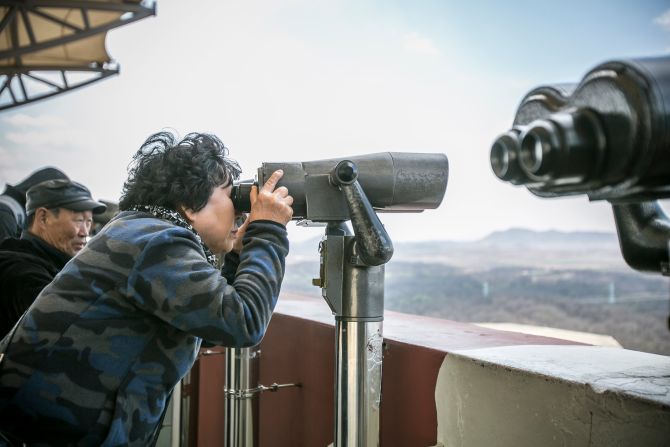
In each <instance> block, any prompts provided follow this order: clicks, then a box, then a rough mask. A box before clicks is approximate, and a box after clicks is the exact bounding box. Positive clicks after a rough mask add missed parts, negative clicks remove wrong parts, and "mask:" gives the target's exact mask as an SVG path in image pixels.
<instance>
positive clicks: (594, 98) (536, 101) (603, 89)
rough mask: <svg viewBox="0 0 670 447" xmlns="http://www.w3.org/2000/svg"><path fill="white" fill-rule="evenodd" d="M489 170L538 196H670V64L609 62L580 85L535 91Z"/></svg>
mask: <svg viewBox="0 0 670 447" xmlns="http://www.w3.org/2000/svg"><path fill="white" fill-rule="evenodd" d="M491 166H492V168H493V171H494V173H495V174H496V175H497V176H498V177H499V178H500V179H502V180H504V181H509V182H511V183H513V184H517V185H525V186H526V187H527V188H528V190H530V191H531V192H532V193H534V194H536V195H538V196H541V197H556V196H565V195H572V194H586V195H588V197H589V199H590V200H608V201H610V202H614V203H617V202H618V203H630V202H638V201H643V200H653V199H662V198H667V197H670V57H659V58H648V59H631V60H620V61H611V62H607V63H604V64H601V65H598V66H596V67H595V68H594V69H592V70H591V71H590V72H588V73H587V74H586V75H585V76H584V78H583V79H582V81H581V82H580V83H579V84H578V85H550V86H542V87H538V88H536V89H534V90H532V91H530V92H529V93H528V94H527V95H526V96H525V97H524V98H523V100H522V101H521V104H520V105H519V107H518V109H517V112H516V116H515V119H514V124H513V127H512V128H511V129H510V130H509V131H507V132H506V133H504V134H503V135H501V136H499V137H498V139H497V140H496V141H495V143H494V144H493V146H492V148H491Z"/></svg>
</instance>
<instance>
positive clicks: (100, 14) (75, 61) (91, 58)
mask: <svg viewBox="0 0 670 447" xmlns="http://www.w3.org/2000/svg"><path fill="white" fill-rule="evenodd" d="M155 13H156V9H155V3H154V2H153V1H142V0H29V1H25V0H24V1H22V0H0V110H4V109H8V108H11V107H16V106H19V105H22V104H27V103H30V102H33V101H37V100H39V99H43V98H47V97H50V96H54V95H58V94H60V93H65V92H67V91H70V90H73V89H75V88H79V87H82V86H84V85H88V84H91V83H93V82H96V81H99V80H102V79H104V78H107V77H109V76H112V75H115V74H118V72H119V66H118V64H116V63H115V62H114V61H113V60H112V59H111V58H110V56H109V54H107V49H106V48H105V38H106V36H107V31H109V30H110V29H113V28H116V27H118V26H122V25H125V24H127V23H131V22H134V21H137V20H140V19H143V18H145V17H148V16H151V15H154V14H155Z"/></svg>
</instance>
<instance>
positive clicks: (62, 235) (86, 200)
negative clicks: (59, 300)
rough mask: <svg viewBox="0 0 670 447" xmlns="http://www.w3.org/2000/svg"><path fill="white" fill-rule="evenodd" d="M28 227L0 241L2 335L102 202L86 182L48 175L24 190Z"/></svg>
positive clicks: (74, 249) (73, 247) (83, 235)
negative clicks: (45, 179)
mask: <svg viewBox="0 0 670 447" xmlns="http://www.w3.org/2000/svg"><path fill="white" fill-rule="evenodd" d="M26 196H27V202H26V214H27V229H26V230H24V231H23V233H22V234H21V237H20V238H10V239H5V240H4V241H3V242H2V243H0V338H2V337H4V336H5V335H6V334H7V333H8V332H9V331H10V330H11V329H12V327H13V326H14V324H16V322H17V321H18V320H19V318H21V315H23V313H24V312H25V311H26V309H28V307H30V305H31V304H32V303H33V301H35V298H37V295H39V293H40V292H41V291H42V289H43V288H44V287H45V286H46V285H47V284H49V283H50V282H51V281H52V280H53V278H54V277H55V276H56V274H57V273H58V272H59V271H60V270H61V269H62V268H63V266H64V265H65V264H66V263H67V262H68V261H69V260H70V259H71V258H72V257H73V256H74V255H75V254H77V253H78V252H79V251H80V250H81V249H82V248H84V245H85V244H86V239H87V238H88V235H89V231H90V230H91V224H92V222H93V214H100V213H103V212H104V211H105V209H106V207H105V205H104V204H102V203H100V202H97V201H95V200H93V198H92V197H91V192H90V191H89V190H88V188H86V187H85V186H84V185H81V184H80V183H77V182H73V181H70V180H68V179H60V180H48V181H45V182H42V183H39V184H37V185H35V186H33V187H32V188H30V189H29V190H28V192H27V194H26Z"/></svg>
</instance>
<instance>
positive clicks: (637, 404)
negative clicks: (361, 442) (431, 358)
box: [435, 346, 670, 447]
mask: <svg viewBox="0 0 670 447" xmlns="http://www.w3.org/2000/svg"><path fill="white" fill-rule="evenodd" d="M435 396H436V404H437V413H438V417H437V419H438V436H437V438H438V442H439V443H441V444H443V445H444V446H445V447H447V446H448V447H456V446H458V447H466V446H482V445H496V446H515V447H516V446H542V447H553V446H589V447H591V446H598V447H600V446H602V447H605V446H631V447H634V446H635V447H637V446H659V447H661V446H664V447H667V446H668V445H670V357H665V356H660V355H654V354H646V353H642V352H636V351H629V350H625V349H616V348H604V347H595V346H508V347H496V348H484V349H473V350H458V351H454V352H451V353H450V354H449V355H448V356H447V357H446V358H445V360H444V362H443V364H442V366H441V368H440V372H439V376H438V380H437V386H436V392H435Z"/></svg>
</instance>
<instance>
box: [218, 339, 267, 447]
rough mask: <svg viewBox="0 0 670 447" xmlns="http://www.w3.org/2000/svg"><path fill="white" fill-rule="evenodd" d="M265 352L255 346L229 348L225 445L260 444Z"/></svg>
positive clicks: (233, 446) (239, 446)
mask: <svg viewBox="0 0 670 447" xmlns="http://www.w3.org/2000/svg"><path fill="white" fill-rule="evenodd" d="M260 354H261V351H260V349H259V348H258V346H254V347H251V348H227V349H226V380H225V395H226V398H225V399H226V403H225V404H226V408H225V411H226V413H225V424H224V425H225V426H224V433H225V446H227V447H256V446H257V445H258V396H257V394H258V393H255V392H250V390H253V389H256V388H258V374H259V372H258V367H259V365H258V363H259V359H260Z"/></svg>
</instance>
